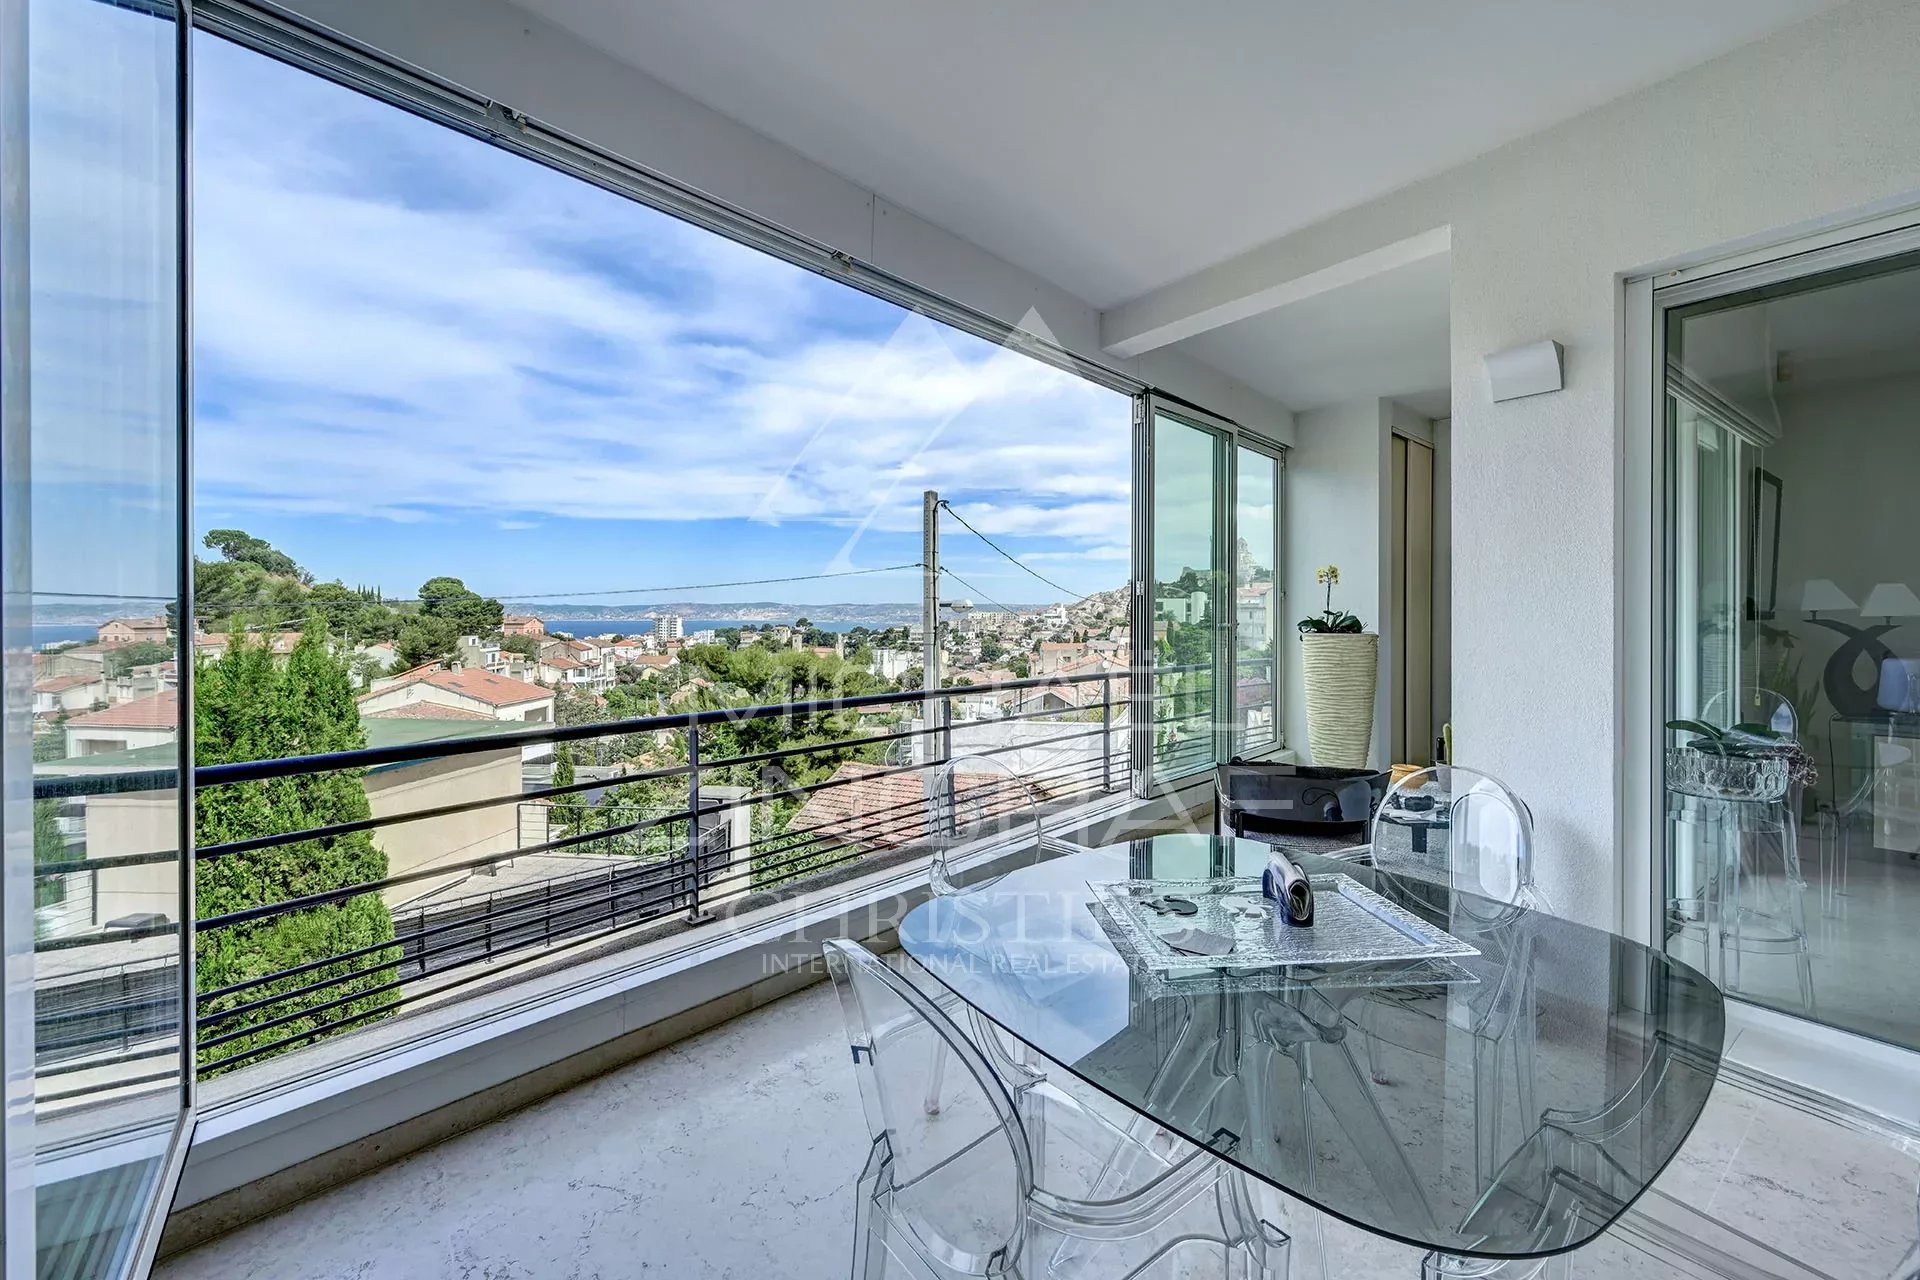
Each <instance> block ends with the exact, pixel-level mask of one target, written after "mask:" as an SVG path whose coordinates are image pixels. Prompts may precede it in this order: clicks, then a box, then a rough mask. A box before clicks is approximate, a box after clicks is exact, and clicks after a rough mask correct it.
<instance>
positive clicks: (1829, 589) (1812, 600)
mask: <svg viewBox="0 0 1920 1280" xmlns="http://www.w3.org/2000/svg"><path fill="white" fill-rule="evenodd" d="M1855 607H1856V606H1855V605H1854V603H1853V597H1852V596H1850V595H1848V594H1847V593H1846V592H1844V591H1842V590H1841V589H1840V587H1839V584H1837V583H1836V582H1834V580H1833V579H1832V578H1808V579H1807V585H1806V586H1805V587H1804V588H1802V590H1801V592H1800V610H1801V612H1802V613H1831V612H1832V611H1833V610H1835V609H1852V608H1855Z"/></svg>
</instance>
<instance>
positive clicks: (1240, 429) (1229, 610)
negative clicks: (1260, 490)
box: [1131, 392, 1287, 799]
mask: <svg viewBox="0 0 1920 1280" xmlns="http://www.w3.org/2000/svg"><path fill="white" fill-rule="evenodd" d="M1162 417H1164V418H1168V419H1170V420H1172V421H1175V422H1178V423H1180V424H1182V425H1184V426H1188V427H1191V428H1193V429H1195V430H1197V431H1201V432H1203V433H1205V434H1207V435H1209V436H1211V437H1212V438H1213V447H1214V477H1215V480H1216V482H1217V488H1216V490H1215V497H1216V501H1215V502H1214V509H1213V523H1214V528H1213V555H1214V559H1213V565H1212V569H1213V579H1214V583H1215V592H1216V595H1215V600H1214V614H1215V618H1216V625H1215V627H1214V636H1213V674H1214V697H1213V758H1212V759H1211V760H1210V761H1208V762H1207V763H1206V764H1204V765H1202V766H1199V767H1197V768H1193V769H1189V770H1186V771H1185V772H1182V773H1177V774H1171V775H1168V776H1165V777H1156V776H1155V774H1154V768H1153V764H1154V761H1153V716H1152V702H1151V691H1152V683H1153V672H1154V648H1153V623H1154V604H1155V602H1154V598H1153V581H1154V579H1153V539H1154V522H1153V480H1154V456H1153V425H1154V422H1155V420H1156V419H1158V418H1162ZM1134 448H1135V453H1134V458H1135V461H1134V482H1133V511H1134V533H1133V615H1132V624H1131V626H1132V633H1133V664H1132V665H1133V671H1134V680H1133V682H1132V701H1133V708H1132V717H1131V718H1132V728H1133V741H1132V760H1133V789H1134V794H1135V795H1136V796H1138V797H1139V798H1141V799H1149V798H1152V797H1154V796H1161V795H1167V794H1169V793H1172V792H1176V791H1179V790H1182V789H1184V788H1186V787H1189V786H1191V785H1192V784H1193V782H1194V780H1195V779H1197V778H1201V777H1204V776H1210V775H1211V774H1212V772H1213V769H1214V768H1215V766H1216V765H1219V764H1222V763H1225V762H1226V761H1227V760H1230V759H1232V758H1233V755H1234V750H1235V743H1234V738H1235V722H1236V720H1237V718H1238V707H1237V705H1236V699H1237V696H1238V685H1237V672H1238V668H1237V667H1236V666H1235V660H1236V656H1237V654H1238V651H1239V635H1238V633H1239V610H1238V608H1237V595H1236V594H1235V592H1234V589H1233V582H1232V579H1233V576H1234V569H1235V563H1234V557H1235V554H1236V550H1237V548H1238V546H1239V541H1238V537H1239V529H1238V518H1239V505H1240V502H1239V497H1240V450H1241V449H1243V448H1244V449H1246V450H1248V451H1249V452H1251V453H1256V454H1259V455H1261V456H1263V457H1267V458H1271V459H1272V460H1273V462H1274V466H1275V483H1274V519H1273V547H1272V555H1273V582H1274V591H1275V592H1276V593H1277V594H1276V598H1275V600H1274V603H1273V608H1274V629H1275V633H1276V641H1277V640H1278V638H1279V635H1280V634H1282V633H1281V632H1280V617H1281V612H1282V610H1283V609H1284V607H1285V603H1286V580H1285V576H1284V575H1285V568H1286V559H1285V551H1286V532H1285V530H1286V518H1285V512H1286V501H1287V498H1286V491H1287V446H1286V445H1284V444H1282V443H1281V442H1279V441H1277V440H1274V439H1271V438H1270V437H1267V436H1264V435H1261V434H1260V433H1258V432H1255V431H1250V430H1248V429H1247V428H1246V427H1244V426H1242V425H1241V424H1240V423H1238V422H1235V421H1234V420H1233V419H1231V418H1226V417H1222V416H1220V415H1219V414H1215V413H1210V412H1208V411H1207V410H1205V409H1202V408H1200V407H1199V406H1198V405H1195V404H1192V403H1189V402H1188V401H1185V400H1182V399H1180V398H1178V397H1175V396H1169V395H1166V394H1165V393H1162V392H1148V393H1145V394H1143V395H1141V396H1139V397H1137V398H1136V400H1135V403H1134ZM1222 584H1224V586H1223V585H1222ZM1222 616H1224V617H1226V618H1227V619H1228V621H1227V623H1226V625H1224V626H1222V625H1219V623H1218V621H1217V620H1218V619H1219V618H1220V617H1222ZM1273 671H1274V690H1273V725H1274V730H1273V737H1272V738H1271V739H1270V740H1269V741H1267V742H1265V743H1263V744H1261V746H1260V747H1259V748H1258V749H1257V750H1255V751H1253V752H1252V753H1251V754H1252V755H1253V756H1256V757H1265V756H1273V755H1278V754H1279V753H1281V752H1283V751H1285V750H1287V735H1286V714H1285V712H1286V703H1285V689H1286V674H1287V669H1286V646H1285V645H1282V644H1278V643H1276V646H1275V653H1274V660H1273ZM1222 672H1225V673H1226V678H1225V679H1224V680H1222V679H1221V673H1222Z"/></svg>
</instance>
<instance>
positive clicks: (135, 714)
mask: <svg viewBox="0 0 1920 1280" xmlns="http://www.w3.org/2000/svg"><path fill="white" fill-rule="evenodd" d="M179 724H180V695H179V693H178V691H176V690H173V689H167V690H163V691H162V692H160V693H156V694H153V695H152V696H150V697H145V698H135V699H134V700H133V701H132V702H123V703H121V704H120V705H119V706H117V707H108V708H107V709H106V710H105V711H90V712H88V713H87V714H86V715H84V716H75V717H74V718H73V719H71V720H69V721H67V727H68V728H69V729H173V728H177V727H178V726H179Z"/></svg>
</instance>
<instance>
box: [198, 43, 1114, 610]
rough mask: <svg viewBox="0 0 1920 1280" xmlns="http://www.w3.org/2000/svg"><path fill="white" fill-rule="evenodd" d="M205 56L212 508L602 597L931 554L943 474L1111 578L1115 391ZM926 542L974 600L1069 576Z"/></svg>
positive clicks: (329, 562)
mask: <svg viewBox="0 0 1920 1280" xmlns="http://www.w3.org/2000/svg"><path fill="white" fill-rule="evenodd" d="M196 53H197V58H198V61H197V66H196V77H195V98H196V101H195V110H194V117H195V127H196V129H197V131H198V132H197V138H196V150H195V164H196V180H197V188H196V199H197V205H196V210H195V219H196V225H195V234H196V254H197V262H196V289H197V292H196V343H197V349H196V358H197V365H196V377H197V385H196V393H197V432H198V434H197V437H196V450H197V453H196V463H197V467H198V477H197V510H196V512H195V523H196V525H197V526H198V527H199V528H200V529H201V530H202V531H204V530H205V529H208V528H216V527H226V526H238V527H240V528H244V529H247V530H248V531H249V532H252V533H254V534H257V535H259V536H261V537H265V538H267V539H269V540H270V541H272V542H273V543H275V544H276V545H278V546H281V547H283V548H284V549H286V550H287V551H289V552H290V553H291V554H293V555H294V556H295V557H296V558H297V559H299V560H300V561H301V562H302V563H303V564H306V565H307V566H309V567H310V568H312V569H313V570H315V571H316V572H317V573H319V574H320V575H321V576H322V577H328V578H331V577H339V578H341V579H343V580H345V581H347V582H349V583H366V584H377V585H379V586H381V587H383V588H385V589H386V590H387V592H388V593H389V594H390V595H405V594H410V593H411V592H412V591H413V590H415V589H416V588H417V587H418V585H419V584H420V582H422V581H423V580H424V579H425V578H427V577H429V576H432V575H433V574H437V573H449V574H453V575H455V576H458V577H462V578H464V579H466V581H467V582H468V584H469V585H470V586H473V587H475V588H477V589H480V590H483V591H487V592H491V593H499V594H504V595H508V596H514V595H522V594H527V593H534V592H541V593H579V594H578V598H581V599H588V598H595V599H598V597H588V596H587V595H585V593H587V592H593V591H606V590H610V589H613V588H622V587H643V586H655V585H658V586H667V585H674V584H681V583H695V582H707V581H715V580H722V579H738V578H762V577H775V576H782V575H788V574H808V573H822V572H836V571H844V570H849V569H861V568H867V567H871V566H878V565H888V564H896V563H905V562H909V561H914V560H917V559H918V558H919V554H920V539H919V521H920V493H921V490H922V489H925V488H929V487H932V488H937V489H939V490H941V491H942V493H943V494H944V495H945V496H947V497H949V498H950V499H951V500H952V501H953V502H954V504H955V505H956V506H957V507H959V508H960V509H961V510H962V511H963V512H964V513H965V514H966V515H967V517H968V518H969V520H971V521H972V522H973V523H974V524H976V525H978V526H979V527H980V528H982V529H983V530H984V531H986V532H987V533H988V534H990V535H992V536H994V537H995V538H996V540H998V541H1001V542H1002V544H1003V545H1006V546H1008V547H1009V548H1010V549H1011V550H1013V551H1014V552H1015V553H1016V554H1017V555H1019V556H1020V557H1021V558H1022V559H1023V560H1025V561H1027V562H1028V563H1030V564H1031V565H1032V566H1033V567H1034V568H1036V569H1038V570H1039V571H1040V572H1042V573H1044V574H1046V575H1047V576H1048V577H1050V578H1053V579H1055V580H1056V581H1058V582H1060V583H1062V584H1064V585H1066V586H1068V587H1071V588H1073V589H1074V590H1075V591H1080V592H1086V591H1094V590H1101V589H1105V588H1109V587H1113V586H1117V585H1119V584H1120V583H1122V582H1123V581H1125V579H1126V576H1127V537H1128V533H1127V530H1128V514H1127V513H1128V488H1129V480H1128V472H1129V465H1130V463H1129V455H1130V450H1129V442H1128V439H1129V426H1128V421H1129V405H1128V402H1127V400H1126V399H1125V397H1123V396H1120V395H1118V394H1115V393H1113V392H1109V391H1106V390H1103V389H1101V388H1098V387H1094V386H1092V385H1090V384H1088V383H1085V382H1083V381H1081V380H1079V379H1076V378H1074V377H1072V376H1071V375H1068V374H1064V373H1061V372H1059V371H1057V370H1054V369H1051V368H1049V367H1047V366H1044V365H1041V364H1039V363H1037V362H1035V361H1033V360H1030V359H1028V358H1026V357H1024V356H1021V355H1019V354H1017V353H1014V352H1010V351H1005V350H1001V349H999V348H996V347H994V346H993V345H992V344H989V343H985V342H982V341H980V340H978V339H975V338H972V337H969V336H967V335H963V334H960V333H957V332H955V331H952V330H949V329H946V328H944V327H942V326H939V325H937V324H935V323H933V322H931V321H929V320H927V319H925V318H924V317H919V316H914V315H911V314H910V313H907V312H905V311H903V310H901V309H900V308H897V307H895V306H893V305H891V304H889V303H885V302H881V301H879V300H877V299H874V298H870V297H868V296H866V295H864V294H861V293H858V292H856V291H854V290H852V289H849V288H846V287H845V286H842V285H839V284H836V283H833V282H831V281H828V280H825V279H823V278H820V277H818V276H815V275H813V274H812V273H810V272H806V271H803V270H801V269H799V268H796V267H793V266H790V265H788V264H786V263H783V262H779V261H777V260H775V259H773V258H770V257H768V256H766V255H764V254H760V253H757V252H755V251H753V250H750V249H746V248H744V247H742V246H739V245H736V244H733V243H731V242H729V241H726V240H724V239H722V238H720V237H717V236H713V235H711V234H709V233H706V232H703V231H700V230H697V229H695V228H692V227H690V226H687V225H685V224H683V223H680V222H677V221H675V220H673V219H671V218H669V217H667V216H665V215H663V214H659V213H656V212H654V211H652V210H649V209H646V208H644V207H642V206H639V205H637V204H634V203H633V202H631V201H628V200H625V199H622V198H619V197H616V196H613V195H610V194H608V193H606V192H603V191H600V190H597V189H595V188H593V187H590V186H588V185H587V184H585V183H582V182H578V181H576V180H574V179H571V178H568V177H565V176H563V175H561V174H558V173H555V172H553V171H550V170H548V169H545V168H543V167H541V166H539V165H537V164H534V163H532V162H530V161H527V160H524V159H521V158H519V157H516V156H513V155H510V154H508V153H506V152H504V151H500V150H498V149H496V148H493V147H490V146H488V145H486V144H484V143H481V142H478V141H476V140H473V139H470V138H466V137H464V136H461V135H458V134H455V133H453V132H452V131H450V130H446V129H443V128H440V127H437V126H434V125H431V124H429V123H427V122H425V121H422V120H418V119H416V118H414V117H412V116H409V115H407V114H405V113H403V112H401V111H399V110H397V109H395V108H393V107H390V106H386V105H384V104H381V103H377V102H375V101H373V100H371V99H368V98H365V97H362V96H360V95H358V94H355V93H353V92H350V91H348V90H345V89H342V88H339V87H337V86H334V85H331V84H327V83H324V82H322V81H320V80H318V79H316V78H314V77H312V76H309V75H306V74H304V73H302V72H298V71H295V70H293V69H291V68H287V67H284V66H281V65H278V64H276V63H273V62H271V61H269V60H268V59H266V58H263V57H261V56H259V55H256V54H253V53H250V52H247V51H244V50H241V49H239V48H237V47H235V46H231V45H228V44H225V43H224V42H222V41H219V40H217V39H214V38H212V37H206V36H202V37H199V38H198V44H197V49H196ZM943 552H944V557H945V559H946V562H947V563H948V564H949V565H950V566H951V567H952V568H953V569H955V570H956V571H957V572H959V573H960V574H962V575H963V576H964V577H966V578H967V579H969V580H970V581H971V582H972V583H974V584H975V586H976V587H977V588H978V592H977V594H979V595H981V596H984V597H990V598H995V599H999V600H1002V601H1006V602H1009V603H1026V602H1037V601H1044V600H1047V599H1050V598H1052V597H1053V596H1054V595H1055V594H1056V593H1054V592H1051V591H1049V590H1048V589H1047V588H1045V587H1044V586H1042V585H1041V584H1040V583H1039V582H1037V581H1035V580H1033V579H1032V578H1030V577H1028V576H1026V575H1025V574H1023V573H1021V571H1020V570H1019V569H1018V568H1016V567H1015V566H1013V565H1011V564H1009V563H1007V562H1006V561H1004V560H1001V559H999V558H998V557H997V556H995V555H993V553H992V552H990V551H988V550H987V549H986V548H985V547H984V546H982V545H981V544H980V543H979V542H978V540H976V539H974V538H973V537H972V536H971V535H969V534H967V533H966V532H965V531H964V530H961V529H959V528H958V527H957V526H949V527H948V529H947V531H946V533H945V535H944V538H943ZM918 591H919V580H918V576H917V573H913V572H909V573H899V574H891V575H880V576H872V577H853V578H841V579H838V580H831V581H825V582H816V583H805V584H795V585H793V586H789V587H780V588H777V589H776V588H766V587H754V588H744V589H739V590H734V591H716V592H708V593H703V596H704V598H706V599H710V600H714V601H716V602H718V601H725V600H742V599H767V598H779V599H787V600H793V601H795V602H803V603H805V602H829V601H843V600H844V601H877V600H888V601H907V600H913V599H915V598H917V596H918ZM675 594H676V595H685V594H687V593H675ZM608 602H610V603H618V602H619V600H617V599H615V600H612V601H608Z"/></svg>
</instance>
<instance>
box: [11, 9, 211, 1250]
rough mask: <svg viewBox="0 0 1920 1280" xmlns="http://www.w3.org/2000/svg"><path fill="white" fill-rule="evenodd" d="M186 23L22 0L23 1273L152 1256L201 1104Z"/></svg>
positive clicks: (15, 205) (17, 810) (16, 342)
mask: <svg viewBox="0 0 1920 1280" xmlns="http://www.w3.org/2000/svg"><path fill="white" fill-rule="evenodd" d="M181 36H182V27H181V14H180V12H179V11H178V10H177V9H176V8H175V6H174V5H172V4H168V3H165V2H164V0H142V2H141V3H137V4H135V3H108V2H106V0H0V60H4V66H0V170H3V172H0V190H4V192H5V199H4V203H3V204H0V307H3V308H4V315H0V334H3V335H4V346H3V350H4V370H0V438H3V440H4V450H3V451H0V452H3V455H4V471H3V472H0V485H3V486H4V495H0V538H3V540H4V556H3V557H0V561H3V563H4V578H5V581H4V601H5V620H4V621H5V663H6V680H5V690H6V692H5V697H6V707H5V787H6V791H5V795H6V804H5V825H6V863H5V881H4V898H5V915H4V924H3V926H0V933H3V934H4V942H5V948H6V991H5V1000H6V1010H5V1013H6V1040H5V1055H6V1061H5V1070H6V1078H7V1088H8V1097H7V1107H6V1129H5V1142H6V1152H5V1156H6V1169H7V1196H6V1221H5V1230H6V1235H5V1274H6V1275H7V1276H9V1277H12V1276H16V1275H17V1276H28V1275H39V1276H41V1277H63V1278H65V1277H71V1278H72V1280H92V1278H94V1277H111V1276H120V1275H126V1274H139V1273H143V1272H144V1270H145V1268H146V1266H147V1264H148V1262H149V1261H150V1259H151V1257H152V1253H153V1248H154V1246H155V1244H156V1242H157V1239H158V1228H159V1223H160V1221H161V1218H162V1216H163V1215H164V1212H165V1210H166V1207H167V1204H168V1202H169V1201H170V1199H171V1197H172V1189H173V1183H174V1179H175V1178H176V1177H177V1174H178V1170H179V1162H180V1159H181V1158H182V1156H183V1153H184V1151H185V1147H186V1139H187V1135H188V1131H189V1128H190V1119H189V1118H190V1116H191V1106H190V1097H191V1087H192V1086H191V1072H190V1071H189V1070H188V1059H189V1057H190V1054H191V1044H192V1040H191V1037H190V1035H189V1034H188V1025H187V1022H186V1017H185V1010H186V1002H185V999H184V990H185V988H184V986H183V982H184V977H185V975H186V974H187V973H188V972H190V966H189V965H188V963H187V962H186V956H187V953H188V951H189V948H190V943H189V930H188V928H187V924H186V922H187V921H188V920H190V919H191V913H190V909H189V908H188V907H187V905H186V904H187V902H188V901H189V890H188V884H189V876H188V875H187V873H186V868H185V865H184V863H183V860H182V858H181V855H180V850H181V849H182V848H183V847H184V846H185V843H186V842H185V841H184V840H183V826H184V825H185V823H184V822H183V818H184V817H185V815H186V814H187V813H189V812H190V801H189V800H188V799H187V794H188V793H187V791H186V789H185V788H183V786H182V785H181V779H182V776H183V773H184V770H183V768H182V766H183V765H185V764H186V763H187V761H189V760H190V759H191V753H190V751H188V750H186V749H183V748H182V746H181V745H180V742H181V737H182V734H181V728H182V726H183V725H186V726H190V725H191V716H190V714H188V713H187V712H186V711H185V708H186V707H187V706H188V705H189V698H188V696H187V690H186V683H185V682H187V681H190V679H191V673H190V670H189V665H190V661H191V653H192V646H191V642H190V639H189V640H186V641H183V640H182V639H181V635H182V632H183V631H184V630H188V629H186V628H182V627H181V626H179V623H180V621H181V618H182V613H181V606H182V604H183V592H182V590H181V587H182V565H181V546H182V538H181V527H182V517H183V514H184V512H183V498H182V494H183V489H184V481H185V466H184V464H185V458H186V454H185V451H184V449H183V447H182V440H183V429H182V427H183V420H182V412H181V406H182V404H183V400H184V395H183V393H184V390H185V386H184V378H185V374H184V366H183V359H182V356H183V335H184V328H185V326H184V324H183V315H184V312H183V306H184V290H183V287H182V284H183V268H184V254H183V252H182V249H181V246H182V243H183V237H182V234H181V233H182V229H183V227H184V211H185V198H184V183H183V173H184V166H183V164H182V162H181V154H182V152H181V143H182V141H183V139H182V134H181V125H182V123H183V119H184V113H183V112H182V110H181V104H182V101H183V95H184V90H185V75H184V67H185V59H184V51H185V43H184V41H183V40H182V38H181ZM106 617H112V618H116V619H119V620H120V623H121V629H137V630H139V631H140V632H141V633H142V634H144V635H145V636H146V637H147V638H148V642H149V647H154V646H159V645H170V646H171V654H172V657H173V660H172V661H159V660H157V657H158V655H154V654H144V655H142V656H143V660H144V665H142V666H135V665H132V664H131V663H130V662H129V653H130V651H129V650H125V649H116V647H115V646H114V645H113V644H111V643H109V642H106V641H102V640H96V641H92V642H88V641H86V640H85V639H84V637H87V636H91V635H92V633H93V631H94V627H93V626H92V625H86V624H91V623H95V622H97V621H98V620H99V619H101V618H106ZM116 634H117V632H116ZM189 634H190V631H189ZM162 637H165V639H164V640H163V639H162ZM183 658H184V661H183ZM189 731H190V730H189ZM109 850H112V851H117V852H115V854H114V856H107V851H109Z"/></svg>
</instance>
